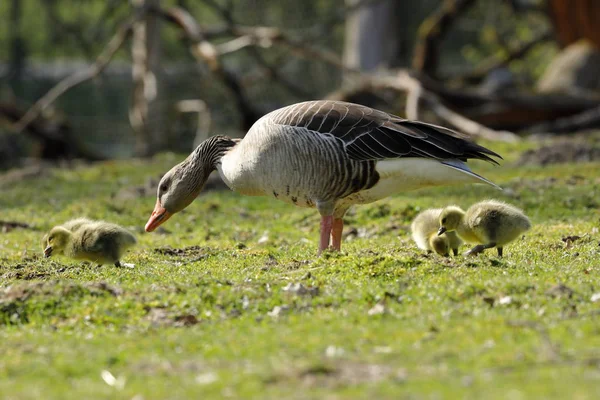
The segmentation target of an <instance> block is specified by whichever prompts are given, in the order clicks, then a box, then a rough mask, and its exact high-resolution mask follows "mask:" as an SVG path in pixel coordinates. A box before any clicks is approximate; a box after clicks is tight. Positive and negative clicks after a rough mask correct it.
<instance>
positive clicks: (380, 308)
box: [367, 303, 386, 315]
mask: <svg viewBox="0 0 600 400" xmlns="http://www.w3.org/2000/svg"><path fill="white" fill-rule="evenodd" d="M385 312H386V308H385V305H384V304H383V303H377V304H375V305H374V306H373V308H371V309H370V310H369V312H368V313H367V314H368V315H381V314H384V313H385Z"/></svg>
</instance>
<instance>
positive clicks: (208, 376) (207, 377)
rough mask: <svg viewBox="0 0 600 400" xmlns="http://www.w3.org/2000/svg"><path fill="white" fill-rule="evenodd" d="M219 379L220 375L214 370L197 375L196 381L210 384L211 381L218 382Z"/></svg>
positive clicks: (201, 383) (200, 383)
mask: <svg viewBox="0 0 600 400" xmlns="http://www.w3.org/2000/svg"><path fill="white" fill-rule="evenodd" d="M218 379H219V376H218V375H217V374H215V373H214V372H212V371H211V372H205V373H204V374H200V375H198V376H196V383H197V384H199V385H210V384H211V383H214V382H216V381H217V380H218Z"/></svg>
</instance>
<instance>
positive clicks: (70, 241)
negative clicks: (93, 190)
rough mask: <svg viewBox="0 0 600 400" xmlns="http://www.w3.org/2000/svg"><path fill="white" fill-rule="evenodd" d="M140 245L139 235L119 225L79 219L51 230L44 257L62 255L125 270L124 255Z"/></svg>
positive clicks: (46, 237)
mask: <svg viewBox="0 0 600 400" xmlns="http://www.w3.org/2000/svg"><path fill="white" fill-rule="evenodd" d="M136 243H137V241H136V239H135V236H133V234H131V232H129V231H128V230H126V229H124V228H122V227H120V226H119V225H115V224H111V223H108V222H104V221H92V220H88V219H85V218H78V219H74V220H71V221H68V222H66V223H64V224H63V225H59V226H55V227H54V228H52V229H51V230H50V232H49V233H48V234H47V235H46V236H45V237H44V257H50V256H52V255H55V254H58V255H64V256H66V257H69V258H73V259H76V260H86V261H91V262H95V263H98V265H103V264H114V265H115V266H117V267H121V266H122V264H121V262H120V259H121V256H122V255H123V253H125V251H126V250H127V249H128V248H130V247H132V246H133V245H135V244H136ZM127 266H129V265H127Z"/></svg>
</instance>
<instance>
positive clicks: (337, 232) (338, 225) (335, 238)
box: [331, 218, 344, 251]
mask: <svg viewBox="0 0 600 400" xmlns="http://www.w3.org/2000/svg"><path fill="white" fill-rule="evenodd" d="M343 230H344V220H343V219H342V218H334V219H333V226H332V228H331V247H332V248H333V249H334V250H337V251H340V250H341V249H342V231H343Z"/></svg>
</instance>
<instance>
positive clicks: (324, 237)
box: [319, 215, 333, 254]
mask: <svg viewBox="0 0 600 400" xmlns="http://www.w3.org/2000/svg"><path fill="white" fill-rule="evenodd" d="M332 227H333V216H331V215H330V216H327V217H326V216H322V217H321V239H320V240H319V254H321V253H322V252H323V250H325V249H327V248H328V247H329V241H330V239H331V228H332Z"/></svg>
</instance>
